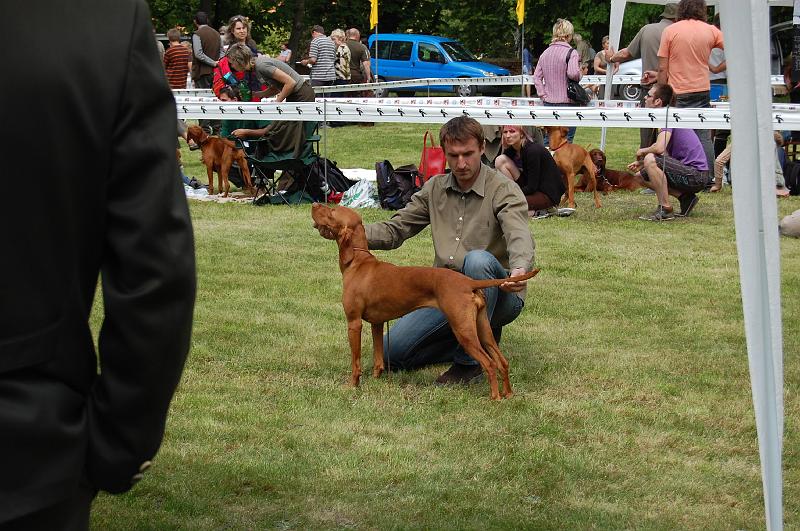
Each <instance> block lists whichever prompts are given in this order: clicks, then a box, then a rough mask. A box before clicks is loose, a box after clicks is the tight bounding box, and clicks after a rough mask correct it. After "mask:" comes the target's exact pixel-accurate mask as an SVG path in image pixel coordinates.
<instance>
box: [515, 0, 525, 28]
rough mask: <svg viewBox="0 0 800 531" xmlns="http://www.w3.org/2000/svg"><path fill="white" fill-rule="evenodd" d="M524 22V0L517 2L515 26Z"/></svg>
mask: <svg viewBox="0 0 800 531" xmlns="http://www.w3.org/2000/svg"><path fill="white" fill-rule="evenodd" d="M524 20H525V0H517V25H518V26H519V25H521V24H522V22H523V21H524Z"/></svg>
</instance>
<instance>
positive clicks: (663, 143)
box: [628, 84, 708, 221]
mask: <svg viewBox="0 0 800 531" xmlns="http://www.w3.org/2000/svg"><path fill="white" fill-rule="evenodd" d="M672 98H673V93H672V87H670V86H669V85H666V84H656V85H653V86H652V87H651V88H650V91H649V92H648V93H647V96H646V97H645V107H648V108H658V107H664V106H666V105H671V104H672V103H671V102H672ZM628 169H629V170H631V171H633V172H637V171H638V172H639V173H640V174H641V176H642V179H644V185H645V186H647V187H648V188H650V189H651V190H653V191H654V192H655V193H656V197H657V198H658V208H657V209H656V210H655V212H653V213H652V214H650V215H646V216H641V217H640V218H639V219H643V220H647V221H667V220H670V219H673V218H674V217H675V214H673V211H672V205H671V204H670V201H669V196H674V197H677V198H678V201H679V202H680V205H681V213H680V215H681V216H688V215H689V214H690V213H691V211H692V209H694V206H695V205H696V204H697V201H698V197H697V195H695V194H696V193H697V192H699V191H701V190H703V188H705V185H706V182H707V180H708V160H707V159H706V155H705V151H703V145H702V144H701V143H700V139H699V138H697V134H695V132H694V130H692V129H671V128H664V129H661V130H660V131H659V133H658V138H656V142H655V143H654V144H653V145H652V146H650V147H645V148H641V149H639V150H637V151H636V162H633V163H631V164H629V165H628Z"/></svg>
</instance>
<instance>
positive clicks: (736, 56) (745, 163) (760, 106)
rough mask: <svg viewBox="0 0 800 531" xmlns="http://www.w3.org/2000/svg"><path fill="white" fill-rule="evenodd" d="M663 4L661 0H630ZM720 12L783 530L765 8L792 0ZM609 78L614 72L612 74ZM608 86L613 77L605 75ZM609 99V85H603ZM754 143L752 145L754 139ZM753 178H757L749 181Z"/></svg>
mask: <svg viewBox="0 0 800 531" xmlns="http://www.w3.org/2000/svg"><path fill="white" fill-rule="evenodd" d="M635 1H636V2H638V3H647V4H665V3H666V1H665V0H635ZM706 2H707V3H708V4H709V5H716V6H717V8H718V9H719V10H720V21H721V25H722V31H723V33H724V34H725V35H737V36H739V38H735V39H728V40H727V41H726V47H725V51H726V59H727V64H728V93H729V95H730V102H731V130H732V135H733V151H734V153H747V156H744V155H743V156H738V155H736V156H734V157H732V159H731V163H732V169H731V172H732V173H733V174H734V175H741V176H743V177H740V178H738V179H736V184H735V185H734V186H733V207H734V220H735V225H736V246H737V249H738V254H739V278H740V281H741V286H742V307H743V310H744V325H745V335H746V338H747V355H748V359H749V364H750V384H751V389H752V393H753V406H754V409H755V415H756V429H757V431H758V446H759V455H760V458H761V479H762V483H763V488H764V506H765V513H766V523H767V529H769V530H772V531H776V530H780V529H783V473H782V467H781V454H782V450H783V329H782V323H781V299H780V284H781V283H780V245H779V241H778V238H779V236H778V226H777V206H776V197H775V176H774V170H775V166H774V165H775V155H774V150H775V145H774V142H773V139H772V118H771V116H772V115H771V105H772V89H771V86H770V72H769V65H770V61H769V49H770V48H769V6H792V5H794V2H793V1H792V0H727V1H725V2H721V1H718V0H706ZM625 4H626V0H611V20H610V28H609V37H610V41H611V45H612V46H613V47H614V49H616V50H618V49H619V38H620V31H621V29H622V16H623V13H624V11H625ZM609 72H611V70H610V69H609ZM608 79H609V80H610V76H609V77H608ZM606 94H610V86H609V85H606ZM753 139H754V140H755V141H754V140H753ZM750 176H760V178H758V179H756V178H752V177H750Z"/></svg>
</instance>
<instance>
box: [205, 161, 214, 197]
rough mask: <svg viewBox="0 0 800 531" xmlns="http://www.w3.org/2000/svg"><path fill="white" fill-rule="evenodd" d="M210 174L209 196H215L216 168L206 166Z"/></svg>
mask: <svg viewBox="0 0 800 531" xmlns="http://www.w3.org/2000/svg"><path fill="white" fill-rule="evenodd" d="M206 171H207V172H208V195H214V167H213V166H206Z"/></svg>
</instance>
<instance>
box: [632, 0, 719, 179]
mask: <svg viewBox="0 0 800 531" xmlns="http://www.w3.org/2000/svg"><path fill="white" fill-rule="evenodd" d="M706 17H707V8H706V2H705V0H681V2H680V3H679V4H678V21H677V22H675V23H674V24H671V25H670V26H668V27H667V28H665V29H664V32H663V33H662V34H661V45H660V46H659V48H658V72H653V71H652V70H650V71H647V72H645V73H644V76H643V81H645V82H646V83H651V82H653V81H657V82H658V83H660V84H667V83H668V84H669V85H671V86H672V88H673V90H674V91H675V106H676V107H710V106H711V97H710V92H709V91H710V90H711V84H710V82H709V80H708V72H709V70H708V58H709V56H710V55H711V50H712V49H714V48H720V49H724V48H725V46H724V43H723V40H722V32H721V31H720V30H719V29H718V28H717V27H715V26H713V25H711V24H708V23H707V22H706ZM644 78H646V80H645V79H644ZM695 133H697V136H698V137H699V138H700V142H701V143H702V144H703V151H705V153H706V158H708V164H709V167H713V163H714V145H713V144H712V142H711V131H710V130H709V129H696V130H695Z"/></svg>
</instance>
